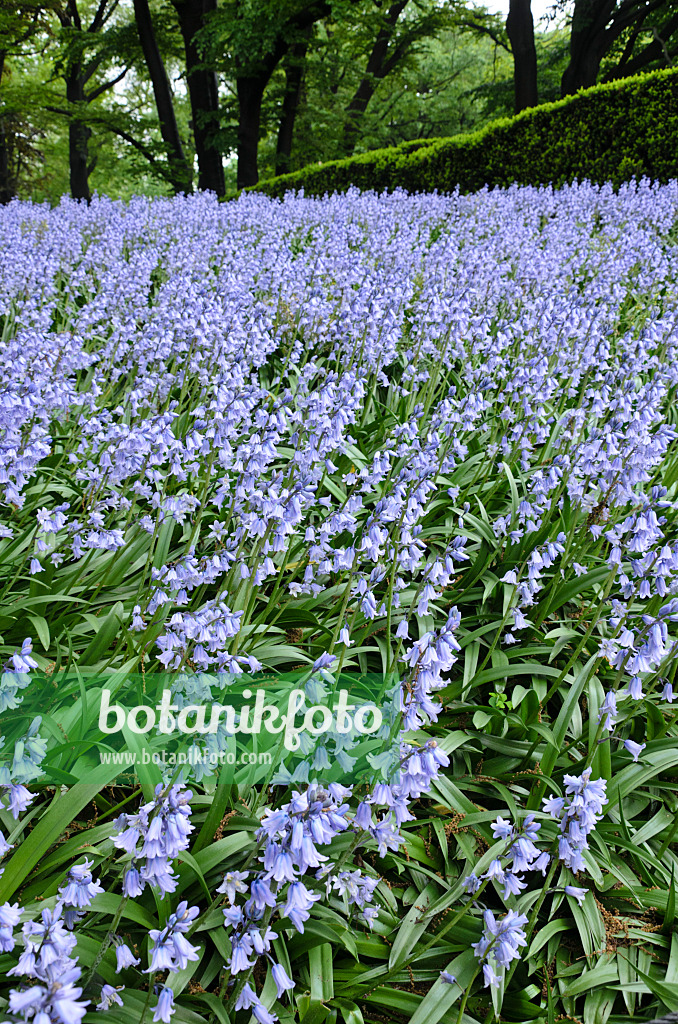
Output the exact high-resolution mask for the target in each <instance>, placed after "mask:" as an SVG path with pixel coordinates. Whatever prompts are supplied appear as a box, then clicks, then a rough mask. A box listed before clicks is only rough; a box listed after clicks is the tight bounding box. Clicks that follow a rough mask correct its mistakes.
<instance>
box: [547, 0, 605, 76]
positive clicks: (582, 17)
mask: <svg viewBox="0 0 678 1024" xmlns="http://www.w3.org/2000/svg"><path fill="white" fill-rule="evenodd" d="M613 8H614V0H575V5H574V11H573V12H572V28H571V30H570V63H569V64H568V65H567V67H566V68H565V71H564V73H563V77H562V80H561V83H560V92H561V95H562V96H571V95H572V94H573V93H575V92H577V90H578V89H588V88H589V86H591V85H595V84H596V81H597V79H598V71H599V70H600V62H601V60H602V59H603V56H604V54H605V49H606V38H605V28H606V25H607V21H608V19H609V16H610V13H611V11H612V9H613Z"/></svg>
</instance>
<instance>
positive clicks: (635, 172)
mask: <svg viewBox="0 0 678 1024" xmlns="http://www.w3.org/2000/svg"><path fill="white" fill-rule="evenodd" d="M642 176H647V177H649V178H652V179H654V180H656V181H668V180H669V179H670V178H675V177H678V70H673V69H670V70H668V71H659V72H650V73H648V74H644V75H637V76H634V77H633V78H625V79H620V80H618V81H616V82H610V83H608V84H606V85H598V86H595V87H594V88H592V89H586V90H582V91H581V92H579V93H577V95H576V96H571V97H568V98H567V99H564V100H558V101H557V102H556V103H545V104H543V105H542V106H539V107H534V108H532V109H531V110H526V111H523V113H521V114H518V115H517V116H516V117H512V118H504V119H502V120H501V121H495V122H494V123H493V124H491V125H488V126H487V127H486V128H483V129H481V130H480V131H477V132H473V133H471V134H467V135H457V136H454V137H452V138H449V139H436V140H415V141H413V142H406V143H403V145H402V146H398V147H390V148H388V149H377V150H373V151H372V152H370V153H364V154H362V155H360V156H356V157H351V158H349V159H346V160H334V161H331V162H330V163H326V164H315V165H311V166H309V167H305V168H303V169H302V170H300V171H294V172H292V173H291V174H285V175H282V176H281V177H279V178H270V179H268V180H266V181H262V182H260V183H259V184H258V185H257V186H256V190H257V191H260V192H265V193H266V194H268V195H270V196H282V195H284V194H285V192H288V191H297V190H299V189H302V188H303V189H304V192H305V193H306V195H324V194H325V193H326V192H344V191H346V189H348V188H350V187H351V186H352V185H355V186H357V187H358V188H361V189H375V190H377V191H383V190H392V189H395V188H405V189H407V190H408V191H409V192H430V191H432V190H433V189H438V191H441V192H447V191H451V190H453V189H455V188H457V187H458V188H460V189H461V191H462V192H474V191H476V190H478V189H481V188H483V187H484V186H485V185H489V186H494V185H497V186H505V185H510V184H513V183H518V184H522V185H545V184H549V183H552V184H554V185H561V184H564V183H565V182H570V181H573V180H574V179H579V180H582V179H588V180H589V181H592V182H597V183H600V184H602V183H603V182H605V181H610V182H612V183H613V184H615V185H619V184H621V182H623V181H628V180H629V179H631V178H635V177H642Z"/></svg>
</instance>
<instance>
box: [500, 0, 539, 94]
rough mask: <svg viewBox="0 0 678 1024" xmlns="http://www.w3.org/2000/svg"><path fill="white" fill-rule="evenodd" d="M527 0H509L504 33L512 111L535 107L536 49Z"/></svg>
mask: <svg viewBox="0 0 678 1024" xmlns="http://www.w3.org/2000/svg"><path fill="white" fill-rule="evenodd" d="M530 4H531V0H510V2H509V13H508V17H507V19H506V32H507V34H508V37H509V42H510V43H511V52H512V53H513V90H514V106H515V112H516V114H519V113H520V111H521V110H525V109H526V108H527V107H536V106H537V104H538V102H539V95H538V91H537V51H536V49H535V45H534V21H533V19H532V9H531V5H530Z"/></svg>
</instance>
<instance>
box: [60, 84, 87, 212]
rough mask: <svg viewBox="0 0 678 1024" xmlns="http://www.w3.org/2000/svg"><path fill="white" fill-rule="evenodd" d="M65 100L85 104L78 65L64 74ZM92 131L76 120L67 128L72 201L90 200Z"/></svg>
mask: <svg viewBox="0 0 678 1024" xmlns="http://www.w3.org/2000/svg"><path fill="white" fill-rule="evenodd" d="M66 99H67V100H68V102H69V103H85V102H86V98H85V86H84V82H83V76H82V67H81V66H80V64H73V65H72V66H71V67H70V68H69V69H68V73H67V74H66ZM91 135H92V129H91V128H89V127H88V125H86V124H84V123H83V122H82V121H79V120H78V119H77V117H76V118H72V119H71V122H70V124H69V126H68V162H69V167H70V184H71V195H72V196H73V198H74V199H84V200H86V201H87V202H88V203H89V201H90V199H91V198H92V195H91V192H90V190H89V166H88V145H89V140H90V137H91Z"/></svg>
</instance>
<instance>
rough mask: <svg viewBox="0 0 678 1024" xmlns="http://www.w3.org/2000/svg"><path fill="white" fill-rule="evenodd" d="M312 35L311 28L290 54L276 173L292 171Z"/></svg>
mask: <svg viewBox="0 0 678 1024" xmlns="http://www.w3.org/2000/svg"><path fill="white" fill-rule="evenodd" d="M310 35H311V28H310V26H309V28H308V29H307V30H306V38H305V39H304V40H302V41H301V42H299V43H295V44H294V46H293V47H292V48H291V50H290V53H289V59H288V62H287V67H286V68H285V94H284V96H283V104H282V111H281V112H280V124H279V126H278V144H277V147H276V152H275V173H276V174H286V173H287V172H288V171H289V170H290V157H291V156H292V140H293V138H294V122H295V120H296V117H297V111H298V110H299V101H300V99H301V87H302V83H303V80H304V61H305V59H306V51H307V50H308V43H309V39H310Z"/></svg>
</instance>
